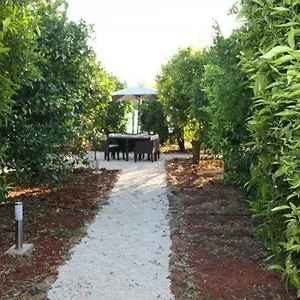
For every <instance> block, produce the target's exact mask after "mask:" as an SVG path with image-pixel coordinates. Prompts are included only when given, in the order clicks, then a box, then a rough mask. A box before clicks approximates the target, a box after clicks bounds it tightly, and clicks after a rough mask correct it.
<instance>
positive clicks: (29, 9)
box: [0, 0, 40, 198]
mask: <svg viewBox="0 0 300 300" xmlns="http://www.w3.org/2000/svg"><path fill="white" fill-rule="evenodd" d="M39 4H40V2H39V1H26V0H24V1H1V2H0V86H1V88H0V99H1V100H0V131H1V136H0V198H3V197H4V196H5V194H6V193H7V191H8V190H9V188H10V185H9V184H8V183H7V182H6V178H5V169H6V168H7V160H8V156H9V154H10V149H9V147H8V145H7V141H6V139H5V135H6V133H7V130H8V129H7V126H8V125H9V124H10V122H11V120H12V118H13V116H12V109H13V105H14V103H15V101H14V100H15V99H14V96H15V95H16V93H17V92H18V89H19V87H20V86H21V85H23V84H31V83H32V82H33V81H34V80H35V79H36V78H39V77H40V72H39V70H38V68H37V67H36V66H35V63H36V61H37V58H38V55H37V54H36V52H35V49H36V38H37V33H38V32H39V28H38V20H39V17H38V14H37V10H38V8H39Z"/></svg>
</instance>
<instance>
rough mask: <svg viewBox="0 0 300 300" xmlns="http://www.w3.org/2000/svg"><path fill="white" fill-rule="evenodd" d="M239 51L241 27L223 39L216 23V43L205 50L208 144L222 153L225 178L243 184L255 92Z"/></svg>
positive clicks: (249, 155)
mask: <svg viewBox="0 0 300 300" xmlns="http://www.w3.org/2000/svg"><path fill="white" fill-rule="evenodd" d="M240 51H241V46H240V32H239V30H236V31H235V32H234V33H233V34H232V35H231V36H230V37H229V38H224V37H223V36H222V34H221V31H220V28H219V26H218V25H217V26H216V27H215V36H214V41H213V45H212V46H211V47H209V48H207V49H206V50H205V52H204V61H205V72H204V75H203V80H202V85H203V88H204V92H205V96H206V98H207V100H208V102H209V105H208V109H207V113H208V116H209V118H208V119H209V121H208V130H207V134H206V143H208V145H209V146H210V147H211V148H212V149H213V150H214V151H216V152H217V153H221V154H222V156H223V160H224V165H225V166H224V181H225V182H230V183H234V184H237V185H240V186H243V185H244V184H245V183H246V182H247V181H248V180H249V179H250V165H251V161H252V152H251V151H250V149H249V146H248V143H249V141H250V133H249V130H248V126H247V119H248V118H249V117H250V116H251V113H252V103H253V101H252V96H253V93H252V90H251V89H250V88H249V87H248V80H247V77H246V74H245V72H243V71H242V70H241V68H240V67H239V65H238V63H239V58H238V56H239V53H240ZM224 57H226V59H224Z"/></svg>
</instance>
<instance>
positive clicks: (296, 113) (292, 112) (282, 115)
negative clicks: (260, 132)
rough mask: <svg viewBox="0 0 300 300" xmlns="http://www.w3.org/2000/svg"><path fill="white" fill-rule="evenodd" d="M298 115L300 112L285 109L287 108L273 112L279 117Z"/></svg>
mask: <svg viewBox="0 0 300 300" xmlns="http://www.w3.org/2000/svg"><path fill="white" fill-rule="evenodd" d="M298 115H300V112H298V111H293V110H287V109H285V110H284V111H281V112H279V113H277V114H275V116H281V117H293V116H298Z"/></svg>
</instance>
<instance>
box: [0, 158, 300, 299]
mask: <svg viewBox="0 0 300 300" xmlns="http://www.w3.org/2000/svg"><path fill="white" fill-rule="evenodd" d="M166 168H167V171H168V198H169V205H170V207H169V208H170V229H171V238H172V246H171V251H172V255H171V258H170V270H171V272H170V278H171V289H172V292H173V293H174V295H175V298H176V299H177V300H188V299H193V300H198V299H199V300H201V299H206V300H209V299H249V300H255V299H270V300H273V299H295V296H293V294H292V293H290V292H288V291H286V289H285V287H284V284H283V282H282V281H281V275H280V274H279V273H278V272H274V271H268V270H267V268H266V265H265V263H264V258H265V253H264V251H263V247H262V245H261V244H260V243H259V242H258V241H257V240H255V239H254V238H253V237H251V230H252V229H253V224H252V222H251V216H250V213H249V210H248V208H247V206H246V204H245V203H244V202H243V201H242V199H241V194H240V193H239V191H237V190H236V189H234V188H233V187H230V186H226V185H223V184H222V182H221V178H222V173H223V164H222V162H221V161H220V160H205V161H202V162H201V163H200V165H199V166H195V165H192V164H191V161H190V160H182V159H174V160H171V161H168V162H167V163H166ZM117 175H118V171H116V170H114V171H108V170H105V169H102V170H101V175H99V174H95V173H93V172H92V170H91V169H88V170H83V169H80V170H77V171H76V172H75V173H73V174H71V175H70V176H69V177H66V178H64V179H62V180H61V181H59V183H58V184H55V183H53V182H44V183H43V184H39V185H35V186H34V185H32V184H29V185H22V186H18V187H16V188H15V189H14V191H13V192H11V193H10V194H9V198H8V200H7V201H6V202H4V203H1V204H0V216H1V224H0V278H1V280H0V299H1V300H2V299H3V300H6V299H16V300H22V299H31V300H38V299H45V295H46V292H47V290H48V289H49V286H50V285H51V284H52V283H53V282H54V281H55V279H56V276H57V268H58V266H59V265H60V264H62V263H63V261H64V260H66V259H68V253H70V252H69V250H70V249H71V248H72V247H73V246H74V245H75V244H76V243H79V242H80V239H81V238H82V236H83V235H84V234H85V227H86V225H87V224H88V223H89V222H91V221H92V220H93V218H94V217H95V214H96V212H97V211H98V210H99V209H100V213H101V207H102V206H103V205H105V204H107V203H108V193H109V191H110V189H111V188H112V187H113V185H114V182H115V181H116V180H117ZM16 200H22V201H23V203H24V216H25V220H24V235H25V236H24V240H25V241H28V242H30V243H33V244H34V247H35V248H34V251H33V252H31V254H30V255H27V256H24V257H18V258H16V257H12V256H8V255H5V251H6V250H7V249H8V248H9V247H10V246H12V245H13V243H14V218H13V215H14V212H13V210H14V202H15V201H16ZM141 300H142V299H141Z"/></svg>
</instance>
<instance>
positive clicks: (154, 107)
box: [140, 101, 168, 143]
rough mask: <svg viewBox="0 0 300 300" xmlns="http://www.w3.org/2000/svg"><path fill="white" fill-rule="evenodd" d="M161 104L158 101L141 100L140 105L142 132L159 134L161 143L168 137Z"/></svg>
mask: <svg viewBox="0 0 300 300" xmlns="http://www.w3.org/2000/svg"><path fill="white" fill-rule="evenodd" d="M166 123H167V120H166V116H165V114H164V111H163V107H162V104H161V103H160V102H158V101H143V102H142V103H141V105H140V124H141V131H142V132H148V133H150V132H153V133H155V134H156V133H157V134H159V137H160V141H161V143H164V142H165V141H167V139H168V126H167V124H166Z"/></svg>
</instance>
